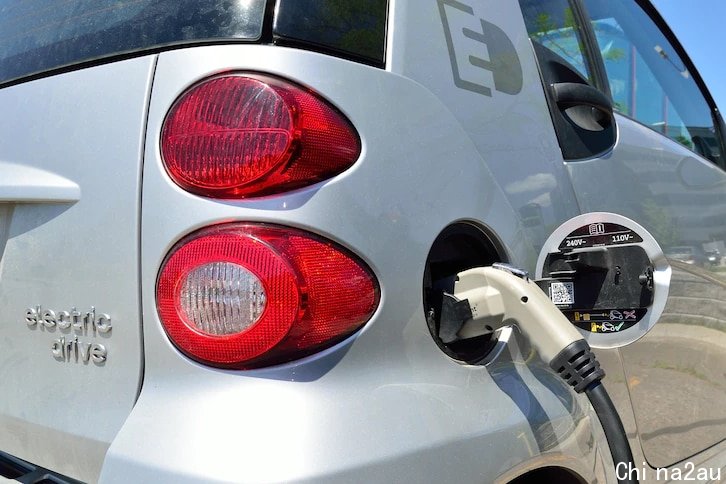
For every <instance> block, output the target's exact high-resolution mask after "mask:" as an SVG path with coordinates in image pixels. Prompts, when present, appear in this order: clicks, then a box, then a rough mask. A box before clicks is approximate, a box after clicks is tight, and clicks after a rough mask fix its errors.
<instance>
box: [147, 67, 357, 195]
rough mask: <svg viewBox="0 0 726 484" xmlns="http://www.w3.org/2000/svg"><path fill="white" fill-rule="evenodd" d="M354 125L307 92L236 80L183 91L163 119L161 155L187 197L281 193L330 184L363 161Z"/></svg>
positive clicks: (248, 77) (255, 79) (266, 80)
mask: <svg viewBox="0 0 726 484" xmlns="http://www.w3.org/2000/svg"><path fill="white" fill-rule="evenodd" d="M360 150H361V147H360V140H359V138H358V134H357V133H356V132H355V130H354V129H353V127H352V125H351V124H350V123H349V122H348V121H347V120H346V119H345V118H344V117H343V115H342V114H340V113H339V112H338V111H337V110H335V108H333V107H332V106H331V105H330V104H329V103H327V102H326V101H324V100H322V99H320V98H319V97H318V96H316V95H314V94H313V93H311V92H310V91H308V90H306V89H303V88H302V87H299V86H296V85H294V84H291V83H289V82H286V81H282V80H280V79H276V78H273V77H269V76H262V75H254V74H234V75H224V76H220V77H215V78H212V79H208V80H205V81H203V82H201V83H199V84H197V85H195V86H193V87H192V88H191V89H189V90H188V91H186V92H185V93H184V94H182V95H181V97H180V98H179V99H178V100H177V101H176V102H175V103H174V105H173V106H172V108H171V110H170V111H169V113H168V114H167V117H166V120H165V121H164V126H163V128H162V133H161V154H162V159H163V161H164V165H165V166H166V169H167V172H168V173H169V176H170V177H171V178H172V179H173V180H174V182H176V183H177V184H178V185H179V186H181V187H182V188H184V189H185V190H187V191H189V192H192V193H195V194H198V195H202V196H207V197H214V198H246V197H258V196H264V195H271V194H275V193H280V192H284V191H288V190H292V189H295V188H300V187H303V186H307V185H311V184H313V183H316V182H319V181H322V180H325V179H328V178H330V177H332V176H335V175H337V174H339V173H341V172H343V171H344V170H346V169H347V168H349V167H350V166H351V165H352V164H353V163H355V161H356V160H357V159H358V156H359V155H360Z"/></svg>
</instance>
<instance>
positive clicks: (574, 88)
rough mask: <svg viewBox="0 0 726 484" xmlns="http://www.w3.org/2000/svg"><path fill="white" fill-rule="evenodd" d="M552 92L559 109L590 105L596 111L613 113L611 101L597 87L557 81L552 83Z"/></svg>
mask: <svg viewBox="0 0 726 484" xmlns="http://www.w3.org/2000/svg"><path fill="white" fill-rule="evenodd" d="M552 92H553V94H554V98H555V102H556V103H557V105H558V106H559V107H560V109H563V110H564V109H567V108H571V107H574V106H590V107H593V108H595V109H597V110H598V111H602V112H605V113H607V114H610V115H612V114H613V103H612V101H611V100H610V99H609V98H608V97H607V96H606V95H605V94H603V93H602V92H601V91H600V90H599V89H596V88H594V87H592V86H590V85H588V84H580V83H577V82H558V83H556V84H552Z"/></svg>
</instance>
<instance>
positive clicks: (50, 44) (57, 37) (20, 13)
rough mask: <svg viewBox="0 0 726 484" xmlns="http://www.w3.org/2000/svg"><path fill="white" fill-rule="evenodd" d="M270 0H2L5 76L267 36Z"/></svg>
mask: <svg viewBox="0 0 726 484" xmlns="http://www.w3.org/2000/svg"><path fill="white" fill-rule="evenodd" d="M265 3H266V0H244V1H238V0H62V1H61V0H57V1H47V0H2V1H1V2H0V83H3V82H6V81H10V80H13V79H17V78H20V77H24V76H28V75H32V74H35V73H40V72H43V71H47V70H50V69H54V68H57V67H62V66H66V65H72V64H76V63H81V62H85V61H89V60H94V59H98V58H102V57H108V56H112V55H116V54H120V53H128V52H134V51H138V50H145V49H150V48H155V47H162V46H168V45H173V44H179V43H184V42H192V41H209V40H218V39H245V40H256V39H259V37H260V35H261V33H262V21H263V17H264V10H265Z"/></svg>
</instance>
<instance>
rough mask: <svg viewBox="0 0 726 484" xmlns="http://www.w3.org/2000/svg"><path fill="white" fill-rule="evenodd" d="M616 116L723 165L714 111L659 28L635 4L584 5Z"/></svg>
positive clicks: (620, 0)
mask: <svg viewBox="0 0 726 484" xmlns="http://www.w3.org/2000/svg"><path fill="white" fill-rule="evenodd" d="M584 4H585V7H586V9H587V12H588V14H589V16H590V18H591V21H592V26H593V30H594V32H595V37H596V38H597V43H598V46H599V48H600V52H601V54H602V57H603V61H604V63H605V70H606V73H607V77H608V81H609V84H610V91H611V93H612V97H613V104H614V108H615V110H616V111H618V112H620V113H621V114H624V115H627V116H629V117H631V118H634V119H636V120H637V121H639V122H641V123H642V124H644V125H646V126H649V127H650V128H652V129H654V130H656V131H658V132H660V133H662V134H663V135H665V136H667V137H669V138H671V139H673V140H675V141H677V142H679V143H680V144H682V145H683V146H686V147H687V148H689V149H690V150H692V151H695V152H696V153H698V154H700V155H702V156H704V157H705V158H708V159H710V160H711V161H714V162H719V160H722V157H721V152H720V147H719V142H718V135H717V131H716V129H715V127H714V120H713V116H712V113H711V110H710V108H709V106H708V103H707V102H706V100H705V98H704V96H703V94H702V93H701V90H700V89H699V87H698V84H697V83H696V81H695V80H694V79H693V76H692V74H691V73H690V72H689V71H688V68H687V67H686V65H685V63H684V62H683V60H682V59H681V58H680V57H679V55H678V53H677V51H676V49H674V48H673V46H672V45H671V43H670V42H669V41H668V39H667V38H666V36H665V35H664V34H663V33H662V32H661V31H660V29H659V28H658V26H657V24H656V23H655V22H654V21H653V20H652V19H651V18H650V16H648V14H647V13H646V12H645V11H643V9H641V8H640V7H639V6H638V4H637V3H636V2H634V1H632V0H627V1H626V0H610V1H608V2H603V1H600V0H584Z"/></svg>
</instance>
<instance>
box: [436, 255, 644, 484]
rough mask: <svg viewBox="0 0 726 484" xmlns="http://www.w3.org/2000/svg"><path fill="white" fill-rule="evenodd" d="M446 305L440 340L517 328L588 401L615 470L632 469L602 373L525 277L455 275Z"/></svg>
mask: <svg viewBox="0 0 726 484" xmlns="http://www.w3.org/2000/svg"><path fill="white" fill-rule="evenodd" d="M444 299H445V301H446V303H445V304H444V305H443V308H442V315H441V330H440V331H441V333H445V334H441V335H440V336H441V337H442V338H444V337H445V338H447V340H449V341H460V340H466V339H469V338H475V337H478V336H482V335H485V334H488V333H491V332H493V331H496V330H498V329H499V328H502V327H504V326H517V327H518V328H519V329H520V331H521V332H522V334H523V335H524V336H526V337H527V339H528V340H529V342H530V344H531V345H532V346H533V348H534V349H535V350H536V351H537V353H538V355H539V357H540V358H541V359H542V360H543V361H544V362H545V363H546V364H547V365H549V367H550V368H552V369H553V370H554V371H555V373H557V374H558V375H559V376H560V377H561V378H562V379H563V380H564V381H565V382H567V384H568V385H569V386H570V387H572V388H573V390H575V391H576V392H577V393H582V392H585V394H586V395H587V396H588V398H589V399H590V401H591V403H592V405H593V408H594V409H595V412H596V413H597V415H598V418H599V420H600V423H601V424H602V426H603V430H604V432H605V437H606V439H607V441H608V445H609V447H610V452H611V453H612V456H613V461H614V462H615V464H616V465H617V464H618V463H620V462H624V463H625V464H626V465H627V464H631V465H632V463H633V455H632V452H631V450H630V446H629V443H628V439H627V436H626V435H625V429H624V427H623V424H622V421H621V420H620V417H619V415H618V413H617V411H616V409H615V406H614V405H613V403H612V401H611V400H610V397H609V396H608V394H607V392H606V391H605V387H603V386H602V384H601V382H600V380H602V378H603V377H604V376H605V372H604V370H603V369H602V368H600V363H599V362H598V361H597V358H596V357H595V354H594V353H593V352H592V350H591V349H590V345H589V344H588V343H587V341H585V339H584V338H583V337H582V335H581V334H580V332H579V331H578V330H577V329H576V328H575V327H574V326H573V325H572V323H570V321H569V320H568V319H567V318H566V317H565V316H564V315H563V314H562V312H560V310H559V309H558V308H557V306H555V305H554V304H553V303H552V301H551V300H550V298H549V297H547V295H546V294H545V293H544V292H542V290H541V289H540V287H539V286H538V285H537V284H536V283H535V282H534V281H532V280H531V279H530V278H529V277H528V275H527V273H526V272H524V271H521V270H519V269H517V268H514V267H512V266H509V265H507V264H494V265H493V266H491V267H477V268H474V269H469V270H467V271H463V272H460V273H459V274H457V277H456V280H455V282H454V291H453V294H445V295H444ZM618 482H621V483H637V481H632V480H629V479H625V480H620V479H619V480H618Z"/></svg>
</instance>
